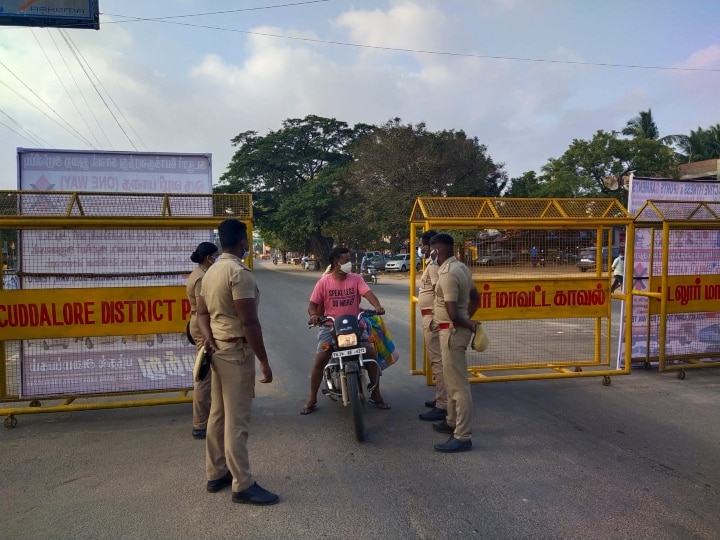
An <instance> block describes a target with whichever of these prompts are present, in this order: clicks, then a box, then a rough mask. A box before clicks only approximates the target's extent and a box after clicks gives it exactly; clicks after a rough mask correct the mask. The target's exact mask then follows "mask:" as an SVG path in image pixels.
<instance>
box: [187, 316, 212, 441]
mask: <svg viewBox="0 0 720 540" xmlns="http://www.w3.org/2000/svg"><path fill="white" fill-rule="evenodd" d="M190 335H191V336H192V338H193V341H195V352H196V353H198V352H200V349H201V348H203V347H204V346H205V344H204V341H205V338H203V336H202V333H201V332H200V328H199V327H198V323H197V317H196V316H195V315H192V316H191V317H190ZM211 380H212V377H210V376H208V377H205V380H203V381H200V382H196V383H193V420H192V426H193V429H207V423H208V416H210V387H211V383H210V381H211Z"/></svg>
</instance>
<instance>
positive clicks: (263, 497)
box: [232, 482, 278, 505]
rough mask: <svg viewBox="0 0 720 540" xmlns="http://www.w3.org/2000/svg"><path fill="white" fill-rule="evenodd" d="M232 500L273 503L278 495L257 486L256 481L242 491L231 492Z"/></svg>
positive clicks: (261, 503)
mask: <svg viewBox="0 0 720 540" xmlns="http://www.w3.org/2000/svg"><path fill="white" fill-rule="evenodd" d="M232 502H235V503H242V504H257V505H267V504H275V503H276V502H278V496H277V495H275V494H274V493H270V492H269V491H268V490H267V489H263V488H261V487H260V486H258V483H257V482H255V483H253V485H252V486H250V487H249V488H247V489H245V490H243V491H240V492H238V493H235V492H233V494H232Z"/></svg>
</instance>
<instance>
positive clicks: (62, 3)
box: [0, 0, 100, 30]
mask: <svg viewBox="0 0 720 540" xmlns="http://www.w3.org/2000/svg"><path fill="white" fill-rule="evenodd" d="M0 25H3V26H41V27H52V28H85V29H87V28H90V29H94V30H100V10H99V7H98V0H0Z"/></svg>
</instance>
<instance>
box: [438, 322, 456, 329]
mask: <svg viewBox="0 0 720 540" xmlns="http://www.w3.org/2000/svg"><path fill="white" fill-rule="evenodd" d="M451 326H455V325H454V324H453V323H449V322H441V323H438V329H440V330H447V329H448V328H450V327H451ZM455 328H457V326H455Z"/></svg>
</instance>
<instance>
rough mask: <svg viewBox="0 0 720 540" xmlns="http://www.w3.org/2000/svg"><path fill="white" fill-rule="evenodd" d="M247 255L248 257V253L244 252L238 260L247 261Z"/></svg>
mask: <svg viewBox="0 0 720 540" xmlns="http://www.w3.org/2000/svg"><path fill="white" fill-rule="evenodd" d="M248 255H250V252H249V251H246V252H245V253H243V256H242V257H240V258H241V259H243V260H245V259H247V257H248Z"/></svg>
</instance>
